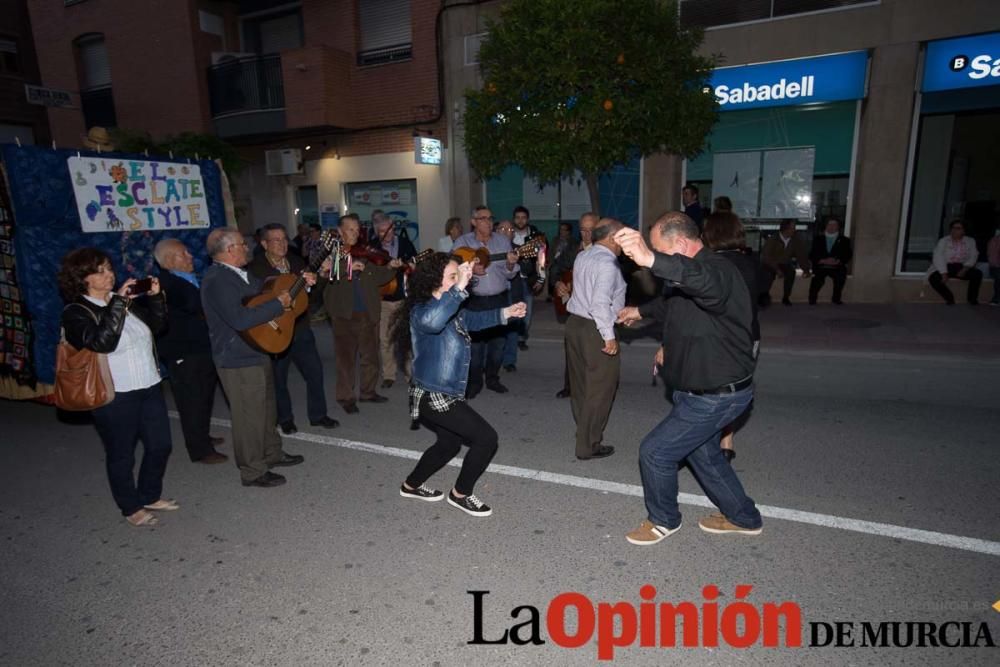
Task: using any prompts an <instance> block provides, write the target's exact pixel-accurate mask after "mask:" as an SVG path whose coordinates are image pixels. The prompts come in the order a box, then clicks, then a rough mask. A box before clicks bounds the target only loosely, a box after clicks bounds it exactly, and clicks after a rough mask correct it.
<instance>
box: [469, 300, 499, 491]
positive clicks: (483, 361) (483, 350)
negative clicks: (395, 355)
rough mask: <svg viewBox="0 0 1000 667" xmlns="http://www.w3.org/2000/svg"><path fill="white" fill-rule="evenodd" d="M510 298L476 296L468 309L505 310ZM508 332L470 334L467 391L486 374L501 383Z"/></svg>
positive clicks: (488, 381)
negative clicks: (470, 347)
mask: <svg viewBox="0 0 1000 667" xmlns="http://www.w3.org/2000/svg"><path fill="white" fill-rule="evenodd" d="M509 296H510V295H509V294H508V293H507V292H506V291H504V292H501V293H500V294H494V295H492V296H477V295H475V294H474V295H472V296H470V297H469V299H468V301H466V304H467V305H466V307H467V308H468V309H469V310H493V309H494V308H505V307H507V305H509V304H508V301H509ZM507 331H508V328H507V327H506V326H501V327H492V328H490V329H483V330H482V331H473V332H470V336H471V338H472V359H471V361H470V362H469V382H468V387H467V390H471V391H472V392H474V391H476V390H478V389H480V388H482V386H483V374H484V373H485V374H486V384H488V385H489V384H493V383H494V382H500V365H501V364H502V363H503V346H504V343H505V342H506V337H507ZM459 490H461V489H459Z"/></svg>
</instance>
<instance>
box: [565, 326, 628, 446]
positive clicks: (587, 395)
mask: <svg viewBox="0 0 1000 667" xmlns="http://www.w3.org/2000/svg"><path fill="white" fill-rule="evenodd" d="M603 347H604V339H603V338H601V334H600V332H598V331H597V326H596V325H595V324H594V321H593V320H588V319H587V318H584V317H578V316H576V315H570V316H569V319H568V320H567V321H566V362H567V365H568V368H569V389H570V402H571V404H572V406H573V419H574V420H576V455H577V456H580V457H583V458H587V457H589V456H590V455H591V454H593V453H594V450H596V449H597V448H598V447H600V446H601V441H602V440H603V439H604V428H605V427H606V426H607V425H608V417H610V416H611V406H612V405H613V404H614V402H615V394H616V393H617V392H618V376H619V373H620V370H621V355H620V354H616V355H615V356H613V357H611V356H608V355H606V354H604V352H602V351H601V348H603Z"/></svg>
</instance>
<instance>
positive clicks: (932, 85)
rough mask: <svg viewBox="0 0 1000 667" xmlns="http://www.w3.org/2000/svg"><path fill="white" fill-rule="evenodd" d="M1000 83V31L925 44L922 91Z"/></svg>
mask: <svg viewBox="0 0 1000 667" xmlns="http://www.w3.org/2000/svg"><path fill="white" fill-rule="evenodd" d="M996 85H1000V32H994V33H991V34H989V35H976V36H975V37H958V38H956V39H942V40H940V41H937V42H930V43H928V44H927V51H926V52H925V54H924V82H923V85H922V86H921V90H922V91H924V92H925V93H929V92H934V91H937V90H954V89H955V88H977V87H979V86H996Z"/></svg>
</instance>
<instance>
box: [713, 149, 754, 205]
mask: <svg viewBox="0 0 1000 667" xmlns="http://www.w3.org/2000/svg"><path fill="white" fill-rule="evenodd" d="M759 193H760V151H744V152H737V153H716V154H715V159H714V160H713V161H712V196H713V197H720V196H726V197H729V199H731V200H732V202H733V213H735V214H736V215H738V216H740V217H741V218H756V217H758V216H757V213H758V209H757V199H758V195H759Z"/></svg>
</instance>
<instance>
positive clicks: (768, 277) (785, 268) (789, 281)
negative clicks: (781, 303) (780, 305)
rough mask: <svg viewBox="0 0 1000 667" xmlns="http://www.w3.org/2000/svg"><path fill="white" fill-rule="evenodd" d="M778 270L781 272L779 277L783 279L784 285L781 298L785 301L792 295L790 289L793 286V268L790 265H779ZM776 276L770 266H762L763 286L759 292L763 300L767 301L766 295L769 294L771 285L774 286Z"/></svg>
mask: <svg viewBox="0 0 1000 667" xmlns="http://www.w3.org/2000/svg"><path fill="white" fill-rule="evenodd" d="M778 269H779V270H780V271H781V275H782V276H783V277H784V279H785V284H784V286H783V288H782V290H781V298H782V299H787V298H788V297H790V296H791V295H792V288H793V287H794V286H795V267H794V266H792V265H791V264H779V265H778ZM777 277H778V274H777V273H776V272H775V270H774V269H772V268H771V267H770V266H767V265H764V284H763V285H762V287H763V289H762V290H761V295H762V298H763V299H765V300H766V299H767V298H768V297H767V296H766V295H768V294H770V292H771V285H773V284H774V280H775V278H777Z"/></svg>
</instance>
